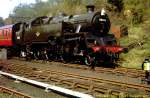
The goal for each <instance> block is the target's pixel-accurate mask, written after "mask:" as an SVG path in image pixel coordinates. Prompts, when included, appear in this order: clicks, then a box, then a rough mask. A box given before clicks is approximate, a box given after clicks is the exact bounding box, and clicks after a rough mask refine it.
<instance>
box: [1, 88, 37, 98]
mask: <svg viewBox="0 0 150 98" xmlns="http://www.w3.org/2000/svg"><path fill="white" fill-rule="evenodd" d="M0 92H2V93H5V94H8V98H12V97H13V96H17V98H34V97H31V96H29V95H26V94H23V93H21V92H18V91H15V90H12V89H10V88H6V87H3V86H0Z"/></svg>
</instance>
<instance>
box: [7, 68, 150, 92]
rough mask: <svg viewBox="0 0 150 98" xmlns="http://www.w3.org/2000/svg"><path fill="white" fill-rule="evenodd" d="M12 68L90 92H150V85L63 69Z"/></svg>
mask: <svg viewBox="0 0 150 98" xmlns="http://www.w3.org/2000/svg"><path fill="white" fill-rule="evenodd" d="M10 69H11V71H13V72H14V73H15V74H21V75H24V76H26V77H28V78H33V79H41V80H42V81H45V82H50V81H55V82H57V83H59V84H60V83H66V84H70V85H71V87H72V88H76V87H79V88H84V89H87V90H88V91H89V92H101V93H107V92H110V91H111V94H113V95H119V94H120V93H122V92H124V93H127V92H126V91H127V89H130V88H132V89H138V90H142V91H143V90H144V91H146V92H150V86H148V85H143V84H130V83H124V82H118V81H114V80H108V79H101V78H94V77H88V76H82V75H78V74H72V73H66V72H61V71H54V70H41V69H37V68H32V67H27V66H25V67H24V66H22V67H21V66H17V65H12V66H11V68H10ZM106 84H107V85H110V86H109V87H108V86H106ZM112 85H115V86H118V87H119V88H120V89H121V90H120V89H119V90H116V89H113V88H112V87H111V86H112Z"/></svg>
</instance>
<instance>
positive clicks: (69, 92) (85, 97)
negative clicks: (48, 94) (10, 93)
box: [0, 71, 93, 98]
mask: <svg viewBox="0 0 150 98" xmlns="http://www.w3.org/2000/svg"><path fill="white" fill-rule="evenodd" d="M0 74H1V75H4V76H8V77H11V78H14V79H17V80H19V81H23V82H26V83H30V84H32V85H37V86H40V87H44V88H45V89H46V90H54V91H57V92H60V93H64V94H67V95H71V96H74V97H78V98H93V97H92V96H91V95H88V94H83V93H80V92H76V91H72V90H69V89H65V88H61V87H58V86H54V85H50V84H46V83H42V82H38V81H35V80H31V79H27V78H24V77H20V76H16V75H13V74H10V73H6V72H2V71H0ZM15 93H17V92H15ZM17 94H20V93H17ZM20 95H21V94H20ZM22 96H23V95H22ZM27 98H31V97H27Z"/></svg>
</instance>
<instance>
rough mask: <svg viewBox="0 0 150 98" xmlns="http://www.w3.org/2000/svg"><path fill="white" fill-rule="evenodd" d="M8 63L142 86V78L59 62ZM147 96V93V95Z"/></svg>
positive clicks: (136, 92) (15, 61) (140, 93)
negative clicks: (70, 65)
mask: <svg viewBox="0 0 150 98" xmlns="http://www.w3.org/2000/svg"><path fill="white" fill-rule="evenodd" d="M8 62H10V63H11V62H12V63H13V64H15V63H16V64H22V65H27V66H32V67H37V68H41V69H44V70H45V69H49V70H55V71H61V72H68V73H74V74H80V75H82V76H89V77H95V78H102V79H109V80H110V79H111V80H114V81H116V80H117V81H119V82H124V83H135V84H141V78H131V77H127V76H124V75H116V74H112V73H97V72H94V71H91V70H83V69H75V68H70V67H66V66H64V65H63V63H59V62H48V63H46V62H45V63H33V62H27V61H19V60H8ZM130 93H132V94H138V95H143V94H145V92H144V91H142V92H141V91H137V90H131V91H130ZM146 94H147V93H146Z"/></svg>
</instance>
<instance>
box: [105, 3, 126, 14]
mask: <svg viewBox="0 0 150 98" xmlns="http://www.w3.org/2000/svg"><path fill="white" fill-rule="evenodd" d="M107 2H108V3H109V4H111V5H112V6H114V7H115V11H117V12H121V11H122V10H123V7H124V3H123V0H107Z"/></svg>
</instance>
